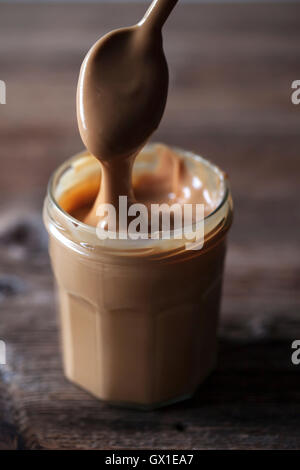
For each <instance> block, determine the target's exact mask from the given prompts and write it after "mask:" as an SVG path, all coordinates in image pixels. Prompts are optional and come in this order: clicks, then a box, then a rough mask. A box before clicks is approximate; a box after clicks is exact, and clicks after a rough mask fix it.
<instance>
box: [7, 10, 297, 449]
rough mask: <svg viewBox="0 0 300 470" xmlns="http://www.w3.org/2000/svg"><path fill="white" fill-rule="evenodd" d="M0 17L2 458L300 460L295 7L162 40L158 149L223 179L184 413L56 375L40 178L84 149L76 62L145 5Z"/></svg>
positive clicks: (189, 16)
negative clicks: (229, 209)
mask: <svg viewBox="0 0 300 470" xmlns="http://www.w3.org/2000/svg"><path fill="white" fill-rule="evenodd" d="M0 9H1V14H0V31H1V41H0V79H2V80H5V81H6V83H7V105H5V106H1V108H0V122H1V126H0V141H1V146H0V159H1V171H0V209H1V216H0V260H1V266H0V308H1V322H0V338H1V339H4V340H5V342H6V344H7V365H5V366H0V448H1V449H2V448H10V449H16V448H26V449H28V448H43V449H45V448H46V449H48V448H51V449H52V448H60V449H107V448H115V449H117V448H130V449H132V448H155V447H156V448H162V449H168V448H178V449H181V448H182V449H184V448H192V447H193V448H196V449H220V448H222V449H228V448H230V449H249V448H262V449H267V448H273V449H278V448H283V449H298V448H300V438H299V435H300V422H299V412H300V388H299V373H300V366H298V367H297V366H294V365H293V364H292V363H291V359H290V357H291V342H292V341H293V340H294V339H297V338H298V339H299V338H300V325H299V307H300V292H299V281H300V244H299V236H300V212H299V202H300V201H299V171H300V158H299V156H300V138H299V128H300V126H299V124H300V107H297V106H294V105H292V103H291V101H290V94H291V88H290V87H291V82H292V81H293V80H295V79H300V61H299V41H300V30H299V22H298V18H299V13H300V5H297V4H288V3H282V4H251V5H250V4H247V5H239V4H237V5H186V4H182V5H179V6H178V8H177V12H176V14H174V15H173V16H172V18H170V21H169V23H168V24H167V26H166V31H165V49H166V53H167V57H168V62H169V67H170V78H171V82H170V93H169V101H168V106H167V110H166V113H165V116H164V119H163V121H162V124H161V127H160V129H159V131H158V132H157V134H156V135H155V136H154V139H155V140H162V141H165V142H168V143H170V144H174V145H179V146H181V147H184V148H187V149H192V150H196V151H198V152H200V153H202V154H203V155H205V156H207V157H208V158H210V159H211V160H213V161H215V162H216V163H217V164H219V165H220V166H222V167H223V168H224V169H226V171H227V172H228V173H229V175H230V179H231V185H232V191H233V195H234V200H235V221H234V225H233V228H232V231H231V234H230V248H229V252H228V257H227V270H226V271H227V272H226V281H225V286H224V301H223V308H222V317H221V325H220V354H219V364H218V368H217V370H216V372H214V373H213V374H212V376H211V377H210V378H209V379H208V380H207V382H206V383H205V384H204V385H203V386H202V387H201V389H200V390H199V393H198V394H197V396H195V398H193V399H192V400H190V401H188V402H186V403H182V404H179V405H176V406H175V405H174V406H171V407H169V408H166V409H163V410H159V411H156V412H149V413H142V412H136V411H128V410H127V411H125V410H118V409H114V408H111V407H109V406H106V405H104V404H102V403H101V402H99V401H96V400H95V399H93V398H91V397H90V396H89V395H88V394H87V393H85V392H84V391H82V390H80V389H79V388H77V387H75V386H73V385H71V384H70V383H69V382H67V381H66V380H65V379H64V377H63V374H62V368H61V359H60V353H59V339H58V329H57V322H56V316H55V306H54V299H53V286H52V275H51V272H50V266H49V262H48V255H47V247H46V246H47V238H46V235H45V231H44V229H43V227H42V222H41V217H40V209H41V206H42V199H43V195H44V193H45V188H46V183H47V180H48V178H49V175H50V173H51V171H53V169H54V168H55V167H56V166H57V165H58V164H59V163H60V162H62V161H63V160H64V159H65V158H67V157H68V156H70V155H72V154H73V153H75V152H77V151H78V150H79V149H81V143H80V139H79V136H78V131H77V127H76V121H75V99H74V96H75V88H76V81H77V75H78V70H79V66H80V63H81V60H82V58H83V55H84V53H85V51H86V50H87V49H88V47H89V46H90V45H91V44H92V43H93V42H94V41H95V39H96V38H97V37H98V36H100V35H101V34H103V33H104V32H105V31H108V30H110V29H112V28H114V27H118V26H120V25H126V24H130V23H133V22H135V21H136V20H138V19H139V18H140V17H141V15H142V12H143V10H144V6H143V5H131V6H128V7H127V6H126V5H121V6H120V5H116V4H105V5H86V6H84V5H77V4H76V5H75V4H74V5H73V4H67V5H66V4H65V5H47V4H44V5H37V4H35V5H4V4H2V5H1V7H0Z"/></svg>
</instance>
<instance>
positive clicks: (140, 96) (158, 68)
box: [77, 0, 178, 226]
mask: <svg viewBox="0 0 300 470" xmlns="http://www.w3.org/2000/svg"><path fill="white" fill-rule="evenodd" d="M177 1H178V0H154V1H153V2H152V4H151V6H150V8H149V9H148V11H147V12H146V14H145V16H144V17H143V19H142V20H141V21H140V22H139V23H138V24H137V25H135V26H131V27H128V28H122V29H118V30H115V31H112V32H110V33H108V34H106V35H105V36H104V37H102V38H101V39H99V40H98V41H97V42H96V43H95V44H94V45H93V46H92V48H91V49H90V50H89V52H88V53H87V55H86V57H85V59H84V61H83V64H82V66H81V70H80V75H79V81H78V88H77V119H78V125H79V131H80V135H81V138H82V140H83V142H84V144H85V145H86V147H87V149H88V150H89V152H90V153H91V154H92V155H94V156H95V157H96V158H97V159H98V160H99V161H100V163H101V169H102V176H101V186H100V190H99V194H98V196H97V198H96V200H95V203H94V205H93V207H92V209H91V211H90V212H89V213H88V215H87V216H86V218H85V223H88V224H90V225H94V226H95V225H97V223H98V222H99V220H100V218H99V216H97V215H96V210H97V207H98V206H99V204H102V203H110V204H113V205H114V207H115V208H116V210H118V204H119V202H118V198H119V196H127V198H128V204H129V205H130V204H131V203H132V202H134V194H133V189H132V183H131V173H132V167H133V163H134V159H135V157H136V155H137V153H138V152H139V151H140V150H141V148H142V147H143V146H144V144H145V143H146V141H147V139H148V138H149V137H150V135H151V134H152V133H153V132H154V131H155V129H156V128H157V127H158V125H159V123H160V120H161V117H162V115H163V112H164V109H165V105H166V100H167V94H168V81H169V76H168V66H167V62H166V59H165V55H164V51H163V45H162V33H161V29H162V26H163V25H164V23H165V21H166V20H167V18H168V16H169V15H170V13H171V11H172V9H173V8H174V7H175V5H176V3H177Z"/></svg>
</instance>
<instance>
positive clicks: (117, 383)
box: [44, 0, 232, 409]
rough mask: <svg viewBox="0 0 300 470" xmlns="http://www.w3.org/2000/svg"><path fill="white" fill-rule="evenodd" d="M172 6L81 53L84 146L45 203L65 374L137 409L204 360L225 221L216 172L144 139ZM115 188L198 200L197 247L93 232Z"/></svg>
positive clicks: (162, 69)
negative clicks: (200, 238)
mask: <svg viewBox="0 0 300 470" xmlns="http://www.w3.org/2000/svg"><path fill="white" fill-rule="evenodd" d="M176 3H177V2H176V1H167V0H157V1H154V2H153V3H152V5H151V6H150V8H149V10H148V12H147V13H146V15H145V17H144V18H143V20H142V21H141V22H140V23H139V24H138V25H137V26H135V27H132V28H124V29H123V30H119V31H117V32H115V33H109V35H107V36H106V37H104V38H102V39H100V41H98V43H96V45H95V46H93V47H92V49H91V50H90V52H89V53H88V55H87V57H86V59H85V60H84V62H83V65H82V69H81V73H80V78H79V83H78V93H77V113H78V123H79V129H80V134H81V136H82V139H83V142H84V143H85V145H86V147H87V151H86V152H83V153H82V154H79V155H77V156H75V157H73V158H72V159H70V160H69V161H67V162H65V163H64V164H63V165H62V166H61V167H59V168H58V169H57V171H56V172H55V174H54V175H53V177H52V179H51V181H50V183H49V188H48V195H47V198H46V201H45V207H44V220H45V224H46V227H47V229H48V232H49V236H50V243H49V252H50V257H51V262H52V267H53V271H54V275H55V279H56V286H57V293H58V302H59V312H60V322H61V332H62V349H63V360H64V370H65V374H66V376H67V377H68V378H69V379H70V380H71V381H72V382H74V383H75V384H78V385H80V386H81V387H83V388H84V389H86V390H87V391H89V392H91V393H92V394H93V395H95V396H96V397H98V398H100V399H102V400H105V401H108V402H110V403H113V404H119V405H126V406H133V407H141V408H147V409H148V408H155V407H157V406H161V405H164V404H168V403H171V402H174V401H177V400H181V399H184V398H188V397H189V396H191V395H192V394H193V393H194V392H195V390H196V389H197V387H198V386H199V384H200V383H201V382H202V381H203V380H204V379H205V377H206V376H207V375H208V374H209V373H210V372H211V370H212V369H213V368H214V366H215V363H216V351H217V340H216V331H217V323H218V314H219V305H220V299H221V287H222V277H223V265H224V257H225V251H226V234H227V231H228V229H229V227H230V224H231V219H232V201H231V195H230V190H229V187H228V182H227V178H226V176H225V174H224V173H223V172H222V171H221V170H220V169H219V168H217V167H216V166H215V165H213V164H211V163H210V162H208V161H207V160H204V159H203V158H201V157H200V156H198V155H195V154H193V153H190V152H185V151H183V150H180V149H172V148H170V147H168V146H165V145H161V144H160V145H145V144H146V142H147V140H148V139H149V137H150V136H151V134H152V133H153V132H154V130H155V129H156V128H157V126H158V124H159V122H160V119H161V116H162V114H163V111H164V108H165V103H166V97H167V88H168V71H167V65H166V61H165V58H164V55H163V50H162V37H161V28H162V26H163V24H164V22H165V20H166V19H167V17H168V15H169V14H170V12H171V10H172V9H173V7H174V6H175V4H176ZM120 51H121V52H120ZM120 57H121V61H120V64H119V65H118V64H117V65H116V59H117V58H120ZM126 63H128V67H126ZM144 67H145V68H144ZM145 71H147V73H146V72H145ZM116 72H119V77H117V76H116ZM135 74H136V75H135ZM149 76H150V77H151V79H152V80H153V82H152V83H151V80H148V79H149ZM119 78H122V80H119ZM120 83H121V85H122V86H121V88H120ZM153 83H155V87H153V89H152V85H153ZM154 88H155V90H154ZM153 90H154V91H155V93H154V91H153ZM101 103H102V104H103V107H101ZM105 111H107V113H106V112H105ZM126 118H127V119H126ZM130 122H131V123H133V124H134V125H132V126H130V124H129V123H130ZM120 195H126V196H127V198H128V199H127V200H128V205H129V206H130V204H131V203H133V202H136V201H137V202H140V203H143V204H145V205H146V206H147V207H149V206H150V205H151V204H153V203H159V204H163V203H166V204H167V205H170V204H173V203H174V202H176V203H177V204H179V205H184V204H186V203H192V204H195V203H200V204H203V205H204V215H205V219H204V246H203V248H202V249H201V250H200V251H188V250H186V248H185V244H184V241H183V240H175V239H168V240H165V239H159V240H151V239H149V240H136V241H132V240H119V239H116V240H105V241H103V240H99V238H98V237H97V233H96V226H97V224H98V223H99V217H98V216H97V213H96V209H97V206H98V205H99V204H101V203H103V202H104V203H107V202H108V203H111V204H113V205H114V206H115V207H116V210H118V197H119V196H120Z"/></svg>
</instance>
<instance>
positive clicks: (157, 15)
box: [139, 0, 178, 29]
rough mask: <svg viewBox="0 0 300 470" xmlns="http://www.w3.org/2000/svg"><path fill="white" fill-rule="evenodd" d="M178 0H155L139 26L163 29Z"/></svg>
mask: <svg viewBox="0 0 300 470" xmlns="http://www.w3.org/2000/svg"><path fill="white" fill-rule="evenodd" d="M177 2H178V0H153V2H152V3H151V5H150V7H149V8H148V10H147V11H146V13H145V15H144V17H143V18H142V20H141V21H140V22H139V26H142V25H145V26H147V27H149V28H151V29H152V28H153V29H154V28H155V29H161V28H162V27H163V25H164V23H165V22H166V20H167V18H168V16H169V15H170V13H171V11H172V10H173V8H174V7H175V5H176V3H177Z"/></svg>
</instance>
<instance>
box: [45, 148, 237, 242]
mask: <svg viewBox="0 0 300 470" xmlns="http://www.w3.org/2000/svg"><path fill="white" fill-rule="evenodd" d="M157 145H159V143H157V142H153V143H148V144H146V145H145V147H144V148H143V149H142V150H141V152H143V151H144V152H149V151H150V152H151V150H152V149H153V148H154V147H155V146H157ZM168 147H169V148H170V149H171V150H173V151H174V152H177V153H179V154H180V155H182V156H183V157H186V158H190V159H193V160H196V161H197V162H199V161H200V162H203V163H204V164H205V165H206V166H207V167H209V168H210V169H212V170H213V172H214V173H215V174H217V176H218V177H219V180H220V182H221V184H222V197H221V198H220V201H219V202H218V204H217V206H216V207H215V209H214V210H213V211H212V212H210V213H209V214H207V215H206V216H205V217H204V219H203V220H204V224H205V225H206V224H209V223H210V219H212V218H213V217H214V216H216V215H217V214H218V213H219V212H221V211H222V209H223V208H224V206H225V204H226V203H227V202H228V200H229V198H230V194H231V192H230V185H229V180H228V177H227V175H226V173H225V172H224V171H222V170H221V169H220V168H219V167H218V166H217V165H215V164H214V163H212V162H211V161H209V160H208V159H206V158H204V157H202V156H200V155H198V154H196V153H194V152H191V151H187V150H183V149H181V148H179V147H175V146H168ZM85 155H86V156H91V155H90V153H89V152H88V151H87V150H83V151H81V152H79V153H77V154H75V155H74V156H72V157H71V158H69V159H67V160H66V161H65V162H63V163H62V164H61V165H59V166H58V167H57V168H56V169H55V170H54V171H53V173H52V175H51V177H50V179H49V182H48V186H47V197H48V199H49V201H50V203H51V204H52V205H53V206H54V208H55V210H57V211H58V214H60V216H61V217H62V218H63V220H65V221H66V223H68V224H72V226H75V227H76V229H79V230H82V231H84V232H85V233H86V234H88V233H89V234H90V236H93V237H94V236H95V237H96V236H97V234H96V230H97V227H94V226H91V225H88V224H86V223H84V222H82V221H80V220H78V219H76V218H75V217H73V216H72V215H70V214H69V213H68V212H66V211H65V210H64V209H63V208H62V207H61V206H60V204H59V203H58V201H57V198H56V196H55V195H54V190H55V183H56V178H57V177H61V176H62V175H63V172H64V170H66V169H67V168H69V166H70V164H72V162H74V161H76V160H77V159H78V158H80V157H84V156H85ZM217 225H218V224H216V226H217ZM193 227H194V224H192V226H191V229H192V228H193ZM159 233H160V234H161V233H162V232H161V231H160V232H159ZM172 233H173V232H172V231H171V234H172ZM99 241H100V240H99ZM144 241H145V240H144ZM148 241H149V240H148ZM156 241H158V240H156ZM160 241H161V242H163V241H164V240H163V239H160ZM165 241H167V240H165ZM123 242H132V240H123ZM136 242H142V240H136V241H135V243H136ZM126 245H127V244H126ZM130 245H131V243H128V246H127V248H128V249H130ZM116 249H118V248H116Z"/></svg>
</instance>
